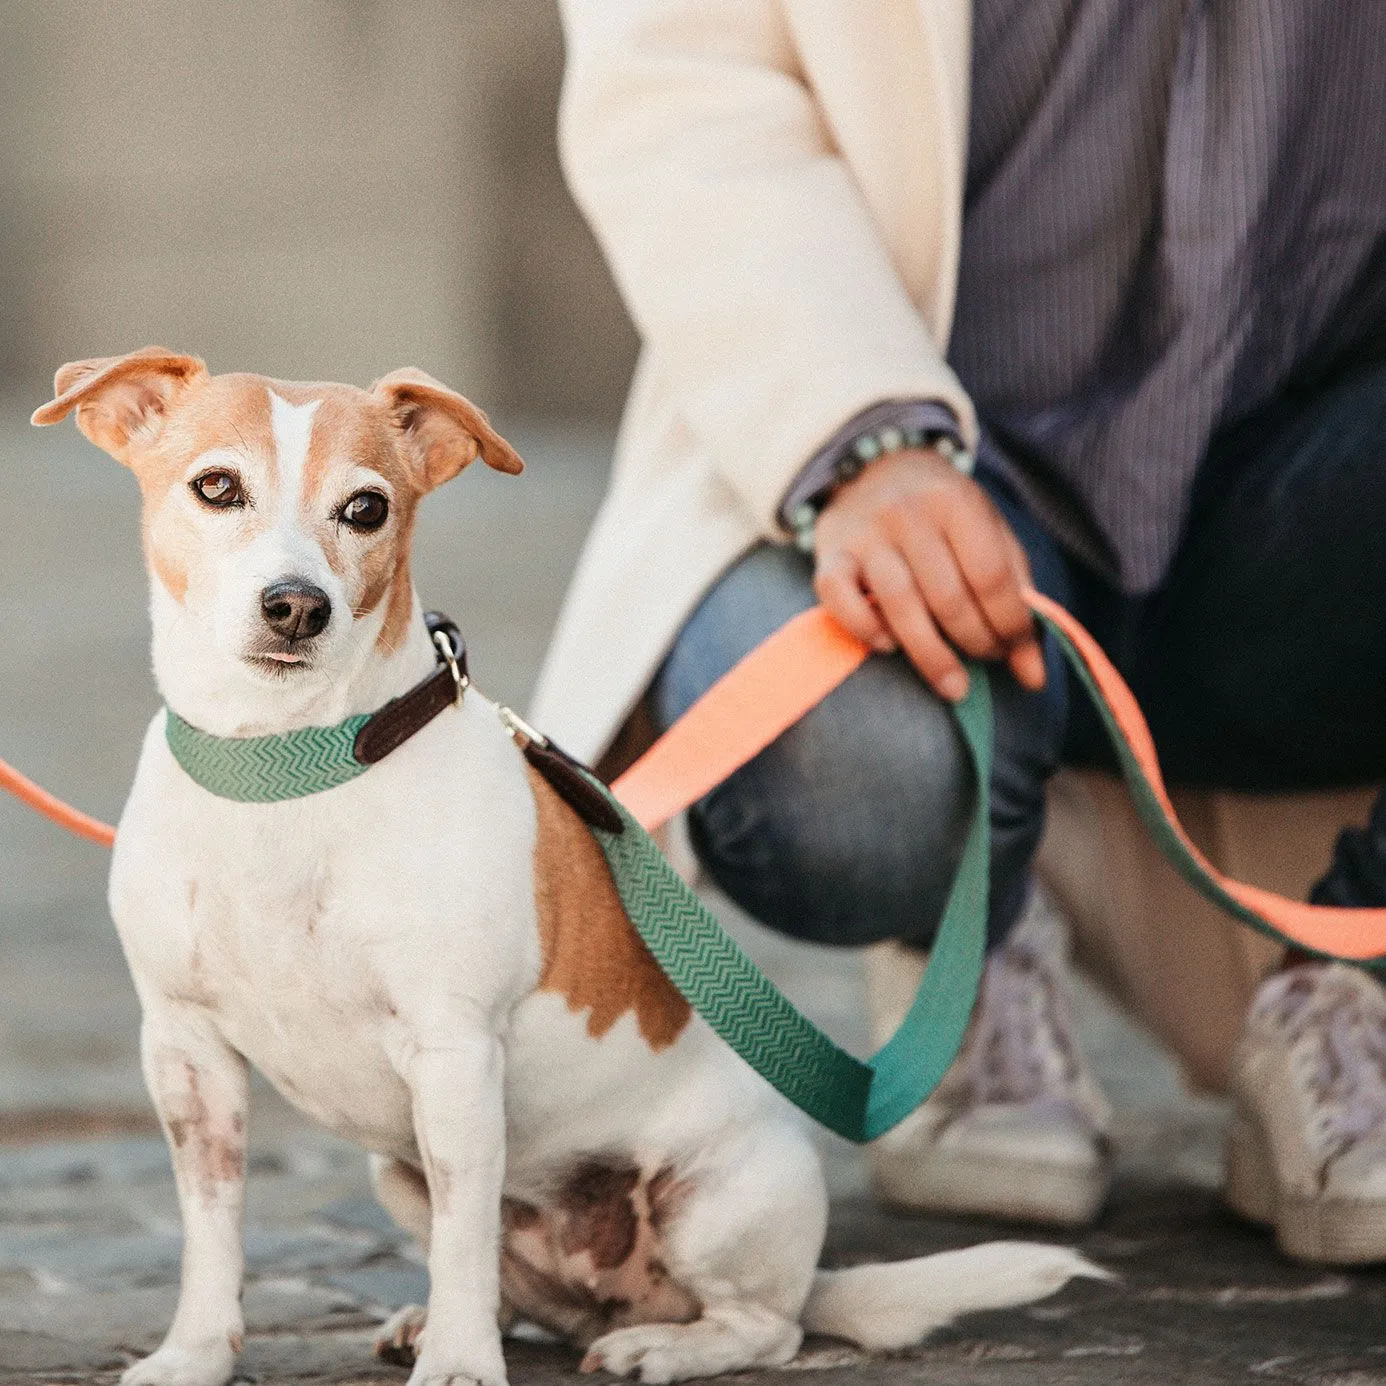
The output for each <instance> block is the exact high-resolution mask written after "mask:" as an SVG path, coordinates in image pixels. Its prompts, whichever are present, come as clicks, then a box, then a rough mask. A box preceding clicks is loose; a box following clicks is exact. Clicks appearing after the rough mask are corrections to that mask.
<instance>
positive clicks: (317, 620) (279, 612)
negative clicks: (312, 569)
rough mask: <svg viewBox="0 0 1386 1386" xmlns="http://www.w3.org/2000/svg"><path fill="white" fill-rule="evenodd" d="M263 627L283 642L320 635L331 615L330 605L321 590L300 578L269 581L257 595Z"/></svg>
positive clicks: (325, 594)
mask: <svg viewBox="0 0 1386 1386" xmlns="http://www.w3.org/2000/svg"><path fill="white" fill-rule="evenodd" d="M260 612H261V614H262V615H263V616H264V618H265V624H266V625H267V626H268V627H269V628H270V629H271V630H272V631H274V632H275V634H276V635H282V636H283V637H284V638H285V639H286V640H308V639H311V638H312V637H313V636H315V635H320V634H321V633H322V631H323V629H324V627H325V626H326V625H327V622H328V619H329V618H330V617H331V615H332V603H331V601H330V600H329V599H328V596H327V593H326V592H324V591H323V590H322V588H321V587H314V586H313V584H312V583H311V582H303V581H302V580H301V579H299V578H284V579H282V580H281V581H279V582H272V583H271V584H270V585H269V586H268V587H266V588H265V590H264V591H263V592H261V593H260Z"/></svg>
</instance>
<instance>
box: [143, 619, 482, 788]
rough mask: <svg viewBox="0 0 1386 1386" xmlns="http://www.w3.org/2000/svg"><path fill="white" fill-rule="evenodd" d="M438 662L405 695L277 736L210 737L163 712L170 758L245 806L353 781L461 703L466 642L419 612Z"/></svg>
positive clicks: (204, 783)
mask: <svg viewBox="0 0 1386 1386" xmlns="http://www.w3.org/2000/svg"><path fill="white" fill-rule="evenodd" d="M424 620H425V621H426V622H427V623H428V632H429V635H430V636H431V637H432V639H433V645H434V649H435V651H436V652H437V656H438V667H437V668H436V669H435V670H434V671H433V673H431V674H430V675H429V676H428V677H427V678H426V679H424V680H423V681H422V682H420V683H416V684H415V685H414V686H413V688H411V689H410V690H409V691H408V692H407V693H402V694H401V695H400V696H399V697H398V698H392V699H391V700H390V701H389V702H388V703H386V704H385V706H384V707H382V708H379V709H378V710H377V711H375V712H372V713H360V714H358V715H357V716H355V717H348V718H347V719H346V720H345V721H343V722H338V723H337V725H336V726H335V727H299V728H297V729H296V730H294V731H289V732H281V733H279V734H278V735H275V736H213V735H212V734H211V732H205V731H202V730H200V729H199V728H197V727H195V726H193V725H192V723H191V722H186V721H184V720H183V718H181V717H180V716H179V715H178V714H177V713H176V712H175V711H174V710H173V709H172V708H167V709H166V710H165V724H164V734H165V736H166V737H167V739H168V746H169V750H171V751H172V752H173V758H174V759H175V760H176V761H177V762H178V764H179V765H181V766H182V767H183V769H184V770H185V771H187V773H188V775H189V776H191V778H192V779H194V780H196V781H197V783H198V784H200V785H201V786H202V788H203V789H205V790H207V791H208V792H209V793H211V794H215V795H217V796H218V797H219V798H222V799H235V800H237V801H238V802H240V803H243V804H272V803H275V802H276V801H278V800H280V799H301V798H303V797H304V795H306V794H320V793H321V792H322V791H323V790H325V789H336V788H337V786H338V785H343V784H346V783H347V781H348V780H354V779H355V778H356V777H357V776H358V775H362V774H364V773H365V772H366V771H367V770H369V769H370V767H371V766H372V765H374V764H375V763H376V761H378V760H383V759H384V758H385V757H386V756H387V755H389V754H390V752H391V751H393V750H395V749H396V747H398V746H401V745H403V743H404V742H405V741H407V740H408V739H409V738H410V737H411V736H413V735H414V733H415V732H417V731H419V730H420V729H421V728H422V727H425V726H427V725H428V723H429V722H431V721H432V720H433V719H434V718H435V717H436V716H437V715H438V714H439V713H440V712H442V710H443V709H444V708H446V707H450V706H452V705H453V704H454V703H460V702H461V701H462V694H463V692H464V691H465V690H466V688H467V687H468V685H469V683H470V679H469V678H468V677H467V647H466V645H465V644H464V643H463V641H462V636H461V634H460V633H459V631H458V629H457V627H456V626H455V625H454V624H453V623H452V622H451V621H449V620H448V618H447V617H446V616H442V615H440V614H439V613H437V612H435V611H429V612H425V613H424Z"/></svg>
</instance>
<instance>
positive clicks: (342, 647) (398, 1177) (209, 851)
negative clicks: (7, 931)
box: [34, 347, 1103, 1386]
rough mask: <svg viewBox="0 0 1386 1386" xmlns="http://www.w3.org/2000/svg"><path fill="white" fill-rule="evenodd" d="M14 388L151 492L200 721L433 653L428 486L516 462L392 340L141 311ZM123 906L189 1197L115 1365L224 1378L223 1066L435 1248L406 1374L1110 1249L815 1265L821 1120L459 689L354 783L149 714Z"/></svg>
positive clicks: (920, 1323) (421, 1377)
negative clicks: (656, 945) (315, 1133)
mask: <svg viewBox="0 0 1386 1386" xmlns="http://www.w3.org/2000/svg"><path fill="white" fill-rule="evenodd" d="M55 395H56V398H54V399H53V400H52V401H51V402H50V403H48V404H46V405H44V406H43V407H42V408H41V409H39V410H38V411H37V412H36V413H35V415H34V422H35V423H39V424H49V423H56V422H57V421H58V420H60V419H62V418H64V417H65V416H66V415H68V414H69V413H72V412H74V411H75V413H76V422H77V426H78V427H79V428H80V429H81V431H82V432H83V433H84V434H85V435H86V436H87V438H89V439H90V440H91V441H92V442H93V443H95V444H96V445H97V446H98V447H100V448H103V449H104V450H105V451H106V452H108V453H110V454H111V455H112V456H113V457H115V458H116V459H117V460H118V461H120V462H122V463H124V464H125V465H126V466H128V467H129V468H130V469H131V470H132V471H133V472H134V474H135V476H136V478H137V479H138V482H139V485H140V488H141V492H142V497H143V545H144V556H145V559H146V562H147V566H148V570H149V575H150V593H151V596H150V610H151V615H152V624H153V664H154V671H155V676H156V679H157V682H158V686H159V689H160V691H161V693H162V695H163V697H164V699H165V701H166V703H167V706H168V707H169V708H171V709H173V711H175V712H176V713H177V714H178V715H179V716H180V717H181V718H182V719H184V720H185V721H186V722H188V723H190V724H192V725H193V726H194V727H197V728H199V729H201V730H202V731H204V732H208V733H211V734H212V735H215V736H222V737H250V736H260V735H269V734H277V733H284V732H288V731H290V730H292V729H295V728H301V727H306V726H324V725H326V726H330V725H333V724H335V723H337V722H339V721H341V720H343V719H345V718H347V717H350V716H353V715H355V714H362V713H370V712H373V711H375V710H376V709H378V708H379V707H381V705H382V704H384V703H386V702H388V701H389V700H390V699H392V698H394V697H396V696H397V695H399V694H401V693H402V692H403V691H405V690H407V689H409V688H411V687H412V686H414V685H415V684H416V683H418V682H419V681H420V680H421V679H424V678H425V677H427V676H428V675H429V674H430V673H431V672H432V671H434V670H435V668H436V667H437V664H436V658H435V648H434V644H433V642H432V641H431V639H430V636H429V632H428V630H427V629H426V626H425V622H424V620H423V615H422V612H421V610H420V606H419V602H418V599H417V597H416V595H415V592H414V587H413V583H412V581H411V578H410V567H409V559H410V539H411V535H412V532H413V527H414V519H415V514H416V510H417V507H418V505H419V502H420V501H421V500H422V499H423V497H424V496H425V495H426V494H427V493H428V492H429V491H431V490H433V489H434V488H435V487H437V486H440V485H442V484H443V483H444V482H446V481H448V480H450V479H451V478H452V477H454V476H456V475H457V473H459V472H460V471H462V469H463V468H464V467H466V466H467V465H468V464H469V463H471V462H473V461H474V460H475V459H477V458H478V457H479V458H480V459H481V460H482V461H483V462H484V463H486V464H487V465H488V466H490V467H493V468H495V469H497V470H498V471H502V472H509V473H517V472H519V471H520V470H521V468H522V465H523V464H522V463H521V461H520V459H519V457H518V456H517V455H516V453H515V452H514V450H513V449H512V448H511V447H510V446H509V444H507V443H506V442H505V440H504V439H503V438H501V437H500V436H499V434H497V433H496V432H495V430H494V429H493V428H492V427H491V425H490V424H489V423H488V421H487V419H486V417H485V415H484V414H482V412H481V411H480V410H478V409H477V408H476V407H475V406H473V405H472V404H471V403H469V402H468V401H467V400H466V399H464V398H463V397H462V396H461V395H459V394H457V393H455V392H454V391H452V390H450V389H448V388H446V387H445V386H443V385H441V384H439V383H438V382H437V381H436V380H433V379H432V378H430V377H429V376H427V375H425V374H423V373H422V372H419V371H416V370H401V371H396V372H394V373H393V374H390V375H387V376H385V377H384V378H382V379H381V380H378V381H376V383H375V384H374V385H373V386H371V388H370V389H369V390H361V389H358V388H354V387H350V386H345V385H334V384H290V383H285V382H280V381H275V380H270V379H266V378H265V377H262V376H257V375H249V374H227V375H217V376H214V375H211V374H210V373H209V372H208V370H207V368H206V366H205V365H204V363H203V362H202V361H200V360H198V359H197V358H195V357H191V356H184V355H181V354H178V353H175V352H171V351H167V350H164V349H162V348H158V347H148V348H145V349H144V350H142V351H137V352H133V353H131V354H129V355H127V356H121V357H108V358H102V359H98V360H88V361H77V362H72V363H70V364H68V365H65V366H63V367H62V368H61V369H60V370H59V371H58V372H57V376H56V381H55ZM110 906H111V912H112V915H113V916H114V919H115V923H116V927H117V930H118V931H119V934H120V939H121V942H122V945H123V947H124V950H125V953H126V956H127V958H128V961H129V966H130V971H131V973H132V975H133V978H134V982H135V986H136V989H137V991H138V993H139V998H140V1002H141V1006H142V1015H143V1019H142V1027H141V1054H142V1063H143V1068H144V1073H145V1078H146V1081H147V1084H148V1087H149V1092H150V1095H151V1097H152V1099H153V1103H154V1106H155V1107H156V1109H157V1111H158V1115H159V1118H160V1121H161V1123H162V1125H163V1128H164V1131H165V1133H166V1135H167V1138H168V1143H169V1148H170V1151H171V1156H172V1161H173V1168H174V1174H175V1177H176V1182H177V1189H178V1198H179V1206H180V1211H181V1215H182V1220H183V1227H184V1251H183V1273H182V1290H181V1296H180V1299H179V1303H178V1307H177V1311H176V1314H175V1317H174V1320H173V1324H172V1327H171V1328H170V1329H169V1332H168V1335H167V1337H166V1339H165V1340H164V1342H163V1344H162V1346H160V1347H159V1348H158V1350H157V1351H156V1352H154V1353H153V1354H152V1355H151V1356H149V1357H148V1358H146V1359H145V1360H143V1361H142V1362H139V1363H137V1364H136V1365H134V1366H133V1367H131V1368H130V1369H129V1370H128V1371H127V1372H126V1373H125V1375H124V1377H123V1382H124V1386H222V1383H224V1382H226V1381H228V1380H229V1379H230V1378H231V1376H232V1374H233V1371H234V1367H235V1360H236V1355H237V1353H238V1352H239V1351H240V1348H241V1346H242V1338H243V1333H244V1326H243V1321H242V1316H241V1309H240V1291H241V1282H242V1273H243V1261H242V1251H241V1244H240V1236H241V1233H240V1226H241V1215H242V1207H243V1202H244V1193H245V1164H246V1111H247V1075H248V1066H249V1065H250V1064H254V1065H255V1066H256V1067H257V1068H258V1069H259V1070H260V1071H261V1072H262V1073H263V1074H264V1075H265V1076H266V1077H267V1078H268V1079H269V1081H270V1082H271V1083H273V1084H274V1086H275V1087H276V1088H278V1090H279V1091H280V1092H281V1093H283V1094H284V1096H285V1097H286V1098H288V1100H289V1101H291V1102H292V1103H294V1104H295V1105H296V1106H297V1107H299V1108H300V1109H301V1110H302V1111H304V1112H305V1113H307V1114H308V1116H310V1117H312V1118H313V1119H315V1120H316V1121H318V1122H321V1123H322V1124H323V1125H324V1126H326V1127H327V1128H328V1129H330V1130H331V1131H334V1132H336V1133H337V1134H339V1135H341V1136H344V1137H346V1138H348V1139H350V1140H353V1141H355V1142H357V1143H358V1144H360V1145H361V1146H364V1147H365V1148H366V1150H367V1151H369V1152H370V1160H371V1169H372V1176H373V1182H374V1187H375V1189H376V1192H377V1195H378V1197H379V1199H380V1201H381V1203H382V1204H383V1205H384V1206H385V1207H386V1208H387V1209H388V1210H389V1212H390V1213H391V1214H392V1215H393V1216H394V1217H395V1218H396V1219H397V1220H398V1222H399V1223H400V1224H401V1225H402V1226H403V1227H404V1228H405V1229H407V1230H408V1231H409V1232H410V1233H412V1234H413V1235H414V1236H416V1237H417V1238H418V1239H419V1241H420V1243H421V1244H422V1245H423V1246H424V1247H425V1248H426V1249H427V1259H428V1270H429V1277H430V1292H429V1299H428V1306H427V1314H426V1316H425V1314H424V1312H423V1311H422V1310H421V1309H418V1308H415V1307H411V1308H409V1309H406V1310H404V1311H401V1313H400V1314H398V1315H396V1316H395V1318H394V1319H393V1320H391V1321H390V1323H389V1324H387V1325H386V1326H385V1329H384V1330H383V1332H382V1336H381V1343H380V1345H379V1346H380V1348H381V1349H382V1350H384V1351H387V1352H389V1351H398V1352H401V1353H407V1354H409V1355H411V1356H412V1358H413V1363H414V1365H413V1372H412V1375H411V1376H410V1378H409V1381H410V1386H462V1384H463V1383H469V1384H471V1383H477V1384H479V1386H503V1383H504V1382H505V1362H504V1359H503V1356H502V1351H501V1330H502V1328H503V1327H504V1326H505V1325H507V1324H508V1323H511V1322H514V1321H517V1320H523V1321H528V1322H531V1323H533V1324H536V1325H539V1326H541V1327H543V1328H546V1329H548V1330H550V1331H552V1332H555V1333H558V1334H560V1335H562V1336H563V1337H564V1338H566V1339H567V1340H569V1341H570V1342H572V1343H574V1344H575V1345H576V1346H578V1347H579V1348H581V1349H582V1350H583V1351H584V1352H585V1356H584V1357H583V1359H582V1366H583V1367H584V1369H587V1370H597V1369H605V1370H607V1371H609V1372H613V1373H617V1374H621V1375H627V1376H634V1377H638V1378H639V1379H641V1380H643V1381H646V1382H652V1383H654V1382H669V1381H676V1380H682V1379H686V1378H690V1377H698V1376H706V1375H712V1374H716V1373H721V1372H730V1371H737V1370H741V1369H745V1368H750V1367H756V1366H765V1365H771V1364H777V1363H784V1362H787V1361H788V1360H789V1359H790V1358H792V1357H793V1355H794V1354H795V1352H796V1351H797V1349H798V1347H799V1344H800V1341H801V1338H802V1336H803V1333H804V1332H805V1331H806V1330H807V1331H811V1332H819V1333H826V1334H832V1335H836V1336H839V1337H842V1338H846V1339H849V1340H851V1341H853V1342H855V1343H858V1344H860V1345H862V1346H864V1347H866V1348H868V1349H885V1348H897V1347H901V1346H904V1345H907V1344H911V1343H914V1342H917V1341H919V1340H920V1339H921V1338H923V1337H924V1336H925V1335H926V1334H927V1333H928V1332H930V1331H931V1330H932V1329H934V1328H937V1327H939V1326H941V1325H943V1324H945V1323H947V1322H949V1321H950V1320H952V1319H953V1318H955V1317H956V1316H957V1315H959V1314H963V1313H967V1312H970V1311H973V1310H979V1309H988V1308H997V1307H1002V1306H1009V1305H1016V1304H1021V1303H1025V1302H1028V1301H1030V1300H1033V1299H1036V1298H1039V1297H1041V1296H1044V1295H1047V1294H1050V1293H1051V1292H1053V1291H1055V1290H1057V1289H1058V1288H1059V1287H1060V1286H1062V1285H1063V1284H1065V1283H1066V1282H1067V1281H1068V1280H1069V1279H1070V1278H1071V1277H1074V1276H1100V1275H1102V1274H1103V1272H1101V1271H1100V1270H1098V1269H1097V1268H1096V1267H1094V1266H1093V1265H1091V1264H1090V1263H1088V1262H1087V1261H1085V1260H1084V1259H1083V1258H1081V1257H1080V1256H1078V1255H1077V1254H1076V1253H1075V1252H1073V1251H1070V1250H1066V1249H1063V1248H1057V1247H1050V1246H1040V1245H1032V1244H1024V1243H1004V1242H1003V1243H992V1244H988V1245H984V1246H979V1247H975V1248H972V1249H969V1250H964V1251H954V1252H948V1253H944V1254H942V1255H937V1256H929V1257H924V1258H920V1259H917V1260H913V1261H906V1262H900V1263H896V1264H890V1265H877V1266H861V1267H856V1268H851V1269H846V1270H839V1271H820V1270H818V1268H817V1265H818V1257H819V1253H820V1250H821V1247H822V1243H823V1236H824V1231H825V1225H826V1218H827V1194H826V1189H825V1186H824V1179H823V1174H822V1170H821V1167H820V1164H819V1160H818V1156H817V1153H816V1150H815V1147H814V1145H813V1143H812V1140H811V1139H810V1136H809V1133H808V1130H807V1129H806V1127H807V1123H806V1122H805V1121H804V1119H803V1118H802V1117H800V1115H799V1114H798V1113H797V1112H796V1111H795V1110H794V1109H793V1108H792V1107H791V1106H790V1104H789V1103H788V1102H787V1101H786V1100H785V1099H784V1098H782V1097H781V1096H780V1095H779V1094H778V1093H776V1092H775V1091H774V1090H773V1089H772V1088H771V1087H770V1086H769V1085H768V1084H767V1083H766V1082H765V1081H764V1080H762V1079H761V1078H760V1077H759V1076H758V1075H757V1074H756V1073H754V1072H753V1071H752V1070H751V1069H750V1068H749V1067H748V1066H747V1065H746V1064H744V1063H743V1062H742V1061H741V1060H740V1059H739V1058H737V1057H736V1056H735V1055H734V1054H733V1053H732V1051H731V1050H730V1049H728V1048H726V1047H725V1046H724V1045H723V1044H722V1042H721V1041H720V1040H718V1039H717V1038H716V1036H715V1035H714V1034H713V1033H712V1031H711V1030H710V1029H709V1028H708V1027H707V1026H706V1024H705V1023H704V1022H703V1021H702V1020H701V1019H700V1018H698V1017H697V1016H696V1015H694V1014H693V1013H692V1012H691V1010H690V1008H689V1006H688V1003H687V1002H686V1001H685V1000H684V998H683V997H682V996H681V995H680V994H679V992H678V991H676V990H675V988H674V987H673V985H672V984H671V983H670V982H669V981H668V980H667V979H666V977H665V976H664V974H663V973H662V972H661V970H660V969H659V967H658V966H657V965H656V963H655V961H654V959H653V958H652V957H651V955H650V954H649V953H648V951H647V950H646V949H645V947H644V945H643V943H642V942H641V941H640V939H639V936H638V935H637V934H636V932H635V930H634V927H633V925H632V924H631V923H630V921H629V920H628V918H627V917H626V915H625V913H624V911H623V909H622V907H621V904H620V902H619V898H618V896H617V894H616V892H615V889H614V886H613V882H612V879H611V876H610V873H609V870H608V868H607V865H606V862H605V859H604V858H603V856H602V854H601V851H600V849H599V847H598V845H597V844H596V842H595V840H594V838H593V837H592V834H591V833H590V832H589V830H588V829H587V827H586V825H585V824H584V823H583V822H582V821H581V820H580V819H579V818H578V817H577V815H576V814H575V813H574V812H573V810H572V809H570V808H569V807H568V805H567V803H566V802H565V801H564V800H563V799H561V798H560V797H559V796H558V795H557V794H556V793H555V792H554V790H553V789H552V788H551V787H550V785H549V783H548V782H547V781H546V780H545V779H544V778H542V777H540V776H539V775H538V774H536V773H535V772H534V770H533V769H532V768H530V767H529V766H528V765H527V763H526V761H525V759H524V758H523V757H522V756H521V754H520V753H519V751H518V750H517V747H516V744H515V742H514V740H513V739H512V737H511V736H510V735H509V734H508V733H507V730H506V728H505V727H504V726H503V725H502V722H501V720H500V719H499V718H498V717H497V715H496V709H495V708H494V706H493V705H492V704H490V703H488V702H487V701H486V700H485V699H483V698H482V697H481V696H480V695H479V694H478V693H477V692H476V691H475V690H469V691H468V692H467V694H466V696H464V697H462V698H461V699H460V701H459V702H458V703H457V704H456V705H454V706H448V707H447V708H446V710H445V711H442V712H441V713H440V714H439V715H437V716H436V717H435V718H433V720H432V721H430V722H429V723H428V724H427V725H426V726H424V727H423V728H422V729H421V730H420V731H419V732H418V733H417V734H416V735H414V736H412V737H410V738H409V739H408V740H406V741H405V742H404V743H403V744H402V745H400V746H399V747H398V749H397V750H395V751H394V752H393V753H392V754H389V755H388V756H386V757H385V758H384V759H382V760H380V762H379V763H378V764H375V765H373V766H372V768H370V770H369V771H368V772H366V773H364V774H361V775H360V776H359V777H358V778H356V779H354V780H352V781H351V782H350V783H346V784H342V785H339V786H338V787H336V788H333V789H331V790H329V791H327V792H324V793H317V794H312V795H309V796H307V797H303V798H299V799H292V800H287V801H283V802H273V803H240V802H233V801H231V800H229V799H224V798H220V797H217V796H216V795H214V794H212V793H210V792H208V791H207V790H205V789H203V788H202V787H200V786H199V785H198V784H197V783H195V782H194V781H193V779H192V778H190V776H189V775H188V774H187V773H186V772H185V771H184V770H183V769H182V768H181V767H180V765H179V763H178V762H177V761H176V760H175V759H174V756H173V754H172V753H171V750H170V747H169V745H168V743H167V740H166V735H165V714H164V713H163V712H161V713H160V714H159V715H158V716H156V717H155V719H154V721H153V723H152V724H151V726H150V728H149V731H148V734H147V736H146V738H145V741H144V745H143V749H142V752H141V755H140V760H139V767H138V770H137V772H136V775H135V782H134V787H133V789H132V790H131V793H130V798H129V801H128V802H127V804H126V806H125V809H124V811H123V814H122V816H121V819H120V826H119V831H118V835H117V840H116V845H115V852H114V857H113V860H112V867H111V878H110Z"/></svg>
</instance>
